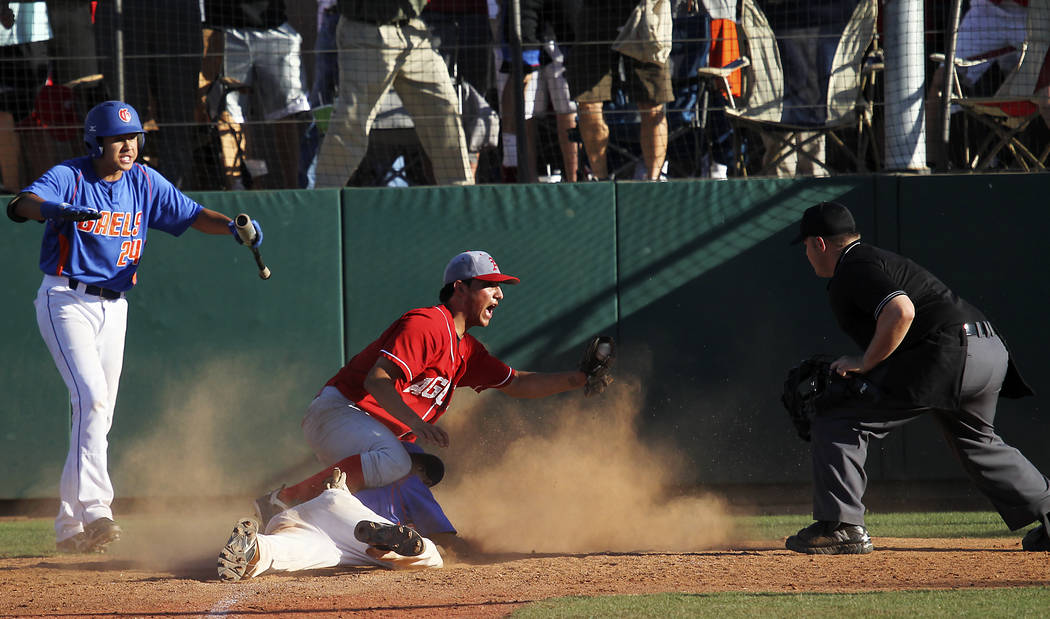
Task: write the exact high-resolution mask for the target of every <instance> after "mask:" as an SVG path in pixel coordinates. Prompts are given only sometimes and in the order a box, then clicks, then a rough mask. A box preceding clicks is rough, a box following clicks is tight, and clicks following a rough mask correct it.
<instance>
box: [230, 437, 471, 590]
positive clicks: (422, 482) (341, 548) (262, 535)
mask: <svg viewBox="0 0 1050 619" xmlns="http://www.w3.org/2000/svg"><path fill="white" fill-rule="evenodd" d="M405 449H406V450H407V451H408V452H409V453H410V454H411V457H412V469H411V470H412V472H411V473H409V474H408V475H406V476H405V477H402V478H401V479H399V480H397V481H395V482H394V483H392V484H388V485H386V486H381V487H378V488H368V489H366V490H357V491H355V492H354V493H353V494H351V493H350V490H349V489H348V488H347V487H346V474H345V473H343V472H341V471H340V470H339V469H338V468H336V469H334V471H333V473H332V477H331V478H330V479H329V480H328V482H327V483H326V490H325V491H323V492H322V493H321V494H320V495H319V496H317V497H314V498H313V499H311V500H309V501H306V502H305V503H300V504H299V505H296V506H295V507H293V508H290V509H286V510H284V511H281V512H279V513H277V514H275V515H274V516H273V517H272V518H271V519H270V520H269V521H267V522H259V521H257V520H254V519H251V518H244V519H241V520H240V521H238V522H237V525H236V526H234V528H233V532H232V533H231V534H230V537H229V539H228V540H227V541H226V545H225V546H223V548H222V550H221V551H219V557H218V566H217V567H218V573H219V578H220V579H222V580H225V581H237V580H244V579H246V578H254V577H256V576H261V575H263V574H267V573H274V572H296V571H299V570H307V569H317V568H321V567H333V566H336V565H378V566H381V567H387V568H393V569H420V568H436V567H441V566H442V565H444V559H443V558H442V554H445V553H448V552H451V553H454V554H455V555H457V556H467V555H469V554H470V553H471V552H472V551H473V549H472V548H471V546H470V544H469V543H467V542H466V541H464V540H462V539H460V538H459V537H457V535H456V529H455V527H453V526H452V523H451V522H449V520H448V518H447V517H446V516H445V512H444V511H443V510H442V509H441V505H439V504H438V502H437V500H436V499H435V498H434V495H433V494H431V492H430V486H433V485H434V484H436V483H438V482H439V481H441V478H442V477H443V476H444V471H445V465H444V464H443V463H442V462H441V459H440V458H438V457H437V456H434V455H431V454H427V453H424V452H423V450H422V449H421V448H420V447H418V446H417V445H415V444H414V443H406V447H405ZM439 547H440V549H439Z"/></svg>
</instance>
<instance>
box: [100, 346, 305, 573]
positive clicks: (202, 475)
mask: <svg viewBox="0 0 1050 619" xmlns="http://www.w3.org/2000/svg"><path fill="white" fill-rule="evenodd" d="M169 376H170V378H169V379H168V380H166V381H164V382H163V383H162V384H158V385H157V386H156V389H157V392H158V393H160V394H161V395H160V398H159V402H160V404H158V405H157V408H156V409H155V410H143V411H140V414H141V415H143V416H148V418H150V419H151V420H152V422H151V423H152V427H151V428H150V430H149V432H146V433H144V434H143V435H142V436H140V437H138V438H136V439H135V442H134V443H131V444H124V445H120V446H119V447H118V448H117V449H115V448H114V447H115V446H113V445H111V447H110V458H111V462H112V464H111V468H110V471H111V475H112V477H113V479H114V483H115V485H116V491H117V494H118V497H120V496H121V495H124V496H127V495H128V494H134V495H135V498H134V500H133V501H132V503H131V506H130V512H131V513H130V514H122V513H120V512H119V511H118V512H117V513H116V514H115V515H114V518H115V519H116V521H117V522H118V524H121V526H122V527H123V528H124V534H123V535H122V539H121V541H120V542H119V543H117V544H114V545H113V547H112V548H111V550H110V554H112V555H114V556H116V557H118V558H126V559H131V560H133V561H134V562H135V563H139V564H143V565H149V566H151V567H159V568H167V569H175V570H177V569H180V568H186V567H188V566H194V565H196V566H198V567H199V566H200V565H203V566H205V567H207V568H208V569H210V570H211V571H214V564H215V557H216V556H217V555H218V552H219V550H220V549H221V548H222V545H223V544H224V543H225V542H226V538H227V537H228V536H229V534H230V531H231V530H232V528H233V525H234V524H235V522H236V521H237V520H238V519H240V518H242V517H245V516H251V515H252V503H251V499H252V498H253V497H255V496H256V495H257V494H259V492H260V491H261V490H263V489H264V488H263V487H262V484H264V483H267V482H265V481H264V480H260V479H259V477H258V475H259V474H258V473H257V471H259V470H261V469H263V468H265V466H266V463H267V462H268V461H272V460H277V461H288V460H289V459H291V458H290V457H289V454H299V455H300V459H301V455H302V453H304V452H305V453H309V449H308V448H307V447H306V445H305V441H304V440H303V438H302V432H301V431H300V430H299V420H300V419H301V415H302V412H303V411H304V410H305V405H306V403H308V402H309V399H308V398H309V396H307V399H305V400H304V398H303V396H302V395H301V394H298V393H297V391H298V390H300V389H301V387H299V386H297V385H301V384H302V381H301V380H298V379H297V377H295V376H294V375H293V373H292V372H285V371H282V372H281V373H277V374H275V373H274V372H273V370H272V368H264V367H261V366H253V365H252V364H250V363H246V362H245V359H244V358H243V357H238V358H236V359H230V360H222V359H216V360H212V361H210V362H203V363H201V364H200V365H198V366H197V367H195V368H193V370H192V375H191V376H175V375H174V373H171V374H169ZM288 402H291V403H297V404H299V403H301V404H302V406H301V407H300V408H295V409H294V410H283V409H284V408H285V407H286V405H285V404H284V403H288ZM275 406H279V407H280V408H281V410H272V409H273V408H274V407H275ZM275 420H279V421H275ZM120 423H121V419H120V415H119V413H118V415H117V418H116V420H115V425H116V424H120ZM315 467H316V463H311V464H310V468H311V469H312V468H315ZM271 468H272V466H271ZM297 479H298V478H297V477H296V478H295V479H293V478H289V479H287V480H285V481H289V482H293V481H296V480H297ZM128 516H130V517H128Z"/></svg>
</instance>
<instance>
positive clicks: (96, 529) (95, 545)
mask: <svg viewBox="0 0 1050 619" xmlns="http://www.w3.org/2000/svg"><path fill="white" fill-rule="evenodd" d="M120 533H121V531H120V527H119V526H117V523H115V522H113V520H112V519H110V518H105V517H103V518H99V519H98V520H95V521H93V522H89V523H88V524H87V525H85V526H84V540H83V550H82V551H81V552H106V549H107V548H109V545H110V544H112V543H113V542H115V541H117V540H119V539H120Z"/></svg>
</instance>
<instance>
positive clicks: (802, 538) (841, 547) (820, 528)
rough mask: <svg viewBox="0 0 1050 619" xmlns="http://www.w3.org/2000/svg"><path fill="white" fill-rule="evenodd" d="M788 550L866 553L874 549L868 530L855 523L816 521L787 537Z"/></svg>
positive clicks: (824, 553)
mask: <svg viewBox="0 0 1050 619" xmlns="http://www.w3.org/2000/svg"><path fill="white" fill-rule="evenodd" d="M784 545H785V546H786V547H787V549H788V550H794V551H795V552H801V553H805V554H808V555H866V554H868V553H869V552H871V551H872V550H874V549H875V546H873V545H872V543H871V538H870V537H868V530H867V529H865V528H864V527H862V526H860V525H857V524H846V523H844V522H824V521H818V522H814V523H813V524H811V525H809V526H808V527H806V528H805V529H802V530H801V531H799V532H798V533H796V534H795V535H792V536H791V537H789V538H787V542H786V543H785V544H784Z"/></svg>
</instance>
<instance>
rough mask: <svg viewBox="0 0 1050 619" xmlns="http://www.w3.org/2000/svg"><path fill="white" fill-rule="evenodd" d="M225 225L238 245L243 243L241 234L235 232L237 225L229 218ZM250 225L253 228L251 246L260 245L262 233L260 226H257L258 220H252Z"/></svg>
mask: <svg viewBox="0 0 1050 619" xmlns="http://www.w3.org/2000/svg"><path fill="white" fill-rule="evenodd" d="M226 227H227V228H229V229H230V234H232V235H233V240H235V241H237V244H238V245H244V241H242V240H241V235H239V234H237V225H236V224H234V223H233V220H230V223H228V224H226ZM252 227H253V228H255V239H254V240H253V241H252V244H251V246H252V248H253V249H254V248H256V247H258V246H260V245H262V240H263V233H262V228H261V227H260V226H259V222H257V221H255V220H254V219H253V220H252Z"/></svg>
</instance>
